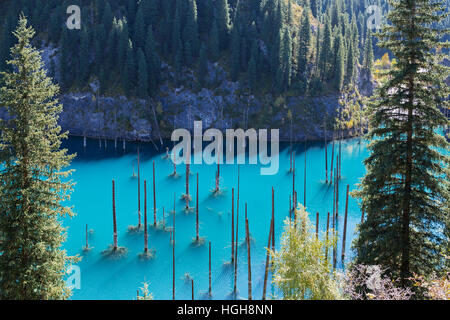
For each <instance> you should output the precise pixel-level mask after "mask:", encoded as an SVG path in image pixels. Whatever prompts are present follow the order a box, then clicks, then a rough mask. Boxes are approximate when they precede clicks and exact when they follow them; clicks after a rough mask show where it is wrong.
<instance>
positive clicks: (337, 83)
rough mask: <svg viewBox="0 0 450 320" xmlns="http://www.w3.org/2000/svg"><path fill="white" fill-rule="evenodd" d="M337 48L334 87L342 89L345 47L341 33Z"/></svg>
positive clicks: (337, 40)
mask: <svg viewBox="0 0 450 320" xmlns="http://www.w3.org/2000/svg"><path fill="white" fill-rule="evenodd" d="M335 41H336V42H337V45H336V46H335V48H336V62H335V65H334V87H335V88H336V90H341V89H342V85H343V83H344V76H345V48H344V41H343V40H342V36H341V35H340V34H339V35H338V36H337V39H336V40H335Z"/></svg>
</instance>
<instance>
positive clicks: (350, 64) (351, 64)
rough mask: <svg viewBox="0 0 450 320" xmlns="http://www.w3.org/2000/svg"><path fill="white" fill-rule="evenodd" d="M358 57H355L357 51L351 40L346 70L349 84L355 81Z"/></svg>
mask: <svg viewBox="0 0 450 320" xmlns="http://www.w3.org/2000/svg"><path fill="white" fill-rule="evenodd" d="M355 60H356V58H355V51H354V49H353V43H352V41H351V40H350V43H349V45H348V50H347V66H346V72H345V77H346V81H345V82H346V83H347V84H352V83H353V79H354V76H355V65H356V61H355Z"/></svg>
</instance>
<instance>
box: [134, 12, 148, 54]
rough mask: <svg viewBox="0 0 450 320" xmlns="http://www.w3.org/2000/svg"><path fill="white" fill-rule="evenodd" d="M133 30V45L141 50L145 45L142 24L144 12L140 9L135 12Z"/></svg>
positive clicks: (143, 23)
mask: <svg viewBox="0 0 450 320" xmlns="http://www.w3.org/2000/svg"><path fill="white" fill-rule="evenodd" d="M133 30H134V36H133V44H134V45H135V47H136V48H143V47H144V45H145V32H146V26H145V22H144V12H143V9H142V7H139V9H138V11H137V14H136V19H135V21H134V28H133Z"/></svg>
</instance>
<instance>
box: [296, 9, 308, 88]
mask: <svg viewBox="0 0 450 320" xmlns="http://www.w3.org/2000/svg"><path fill="white" fill-rule="evenodd" d="M308 11H309V10H308V9H307V8H305V10H303V16H302V23H301V27H300V31H299V37H300V40H299V45H298V60H297V64H298V68H297V73H298V78H299V79H302V80H304V74H305V71H306V66H307V64H308V57H309V47H310V46H311V22H310V19H309V12H308Z"/></svg>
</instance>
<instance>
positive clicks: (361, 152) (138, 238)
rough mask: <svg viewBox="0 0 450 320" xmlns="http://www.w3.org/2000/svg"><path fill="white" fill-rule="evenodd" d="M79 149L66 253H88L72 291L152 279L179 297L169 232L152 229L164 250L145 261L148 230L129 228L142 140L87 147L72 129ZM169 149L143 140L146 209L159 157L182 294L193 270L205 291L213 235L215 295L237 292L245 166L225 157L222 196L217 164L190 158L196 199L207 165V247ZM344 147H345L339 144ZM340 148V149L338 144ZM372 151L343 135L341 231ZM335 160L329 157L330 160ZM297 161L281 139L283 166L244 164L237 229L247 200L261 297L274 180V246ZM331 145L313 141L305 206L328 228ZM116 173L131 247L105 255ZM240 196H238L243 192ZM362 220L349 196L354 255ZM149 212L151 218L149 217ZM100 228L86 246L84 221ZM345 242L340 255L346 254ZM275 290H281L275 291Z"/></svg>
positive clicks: (128, 286) (203, 197) (241, 275)
mask: <svg viewBox="0 0 450 320" xmlns="http://www.w3.org/2000/svg"><path fill="white" fill-rule="evenodd" d="M64 145H65V147H68V148H69V151H70V152H71V153H74V152H76V153H77V157H76V158H75V159H74V160H73V162H72V165H71V168H72V169H75V172H74V174H73V176H72V178H73V180H74V182H76V186H75V190H74V192H73V194H72V198H71V201H70V203H71V205H73V206H74V212H76V216H75V217H73V218H66V219H65V220H64V223H65V225H66V226H67V227H68V228H69V229H68V238H67V242H66V243H65V244H64V247H65V248H66V249H67V252H68V254H70V255H76V254H79V255H80V256H81V257H82V261H81V262H79V263H78V264H77V265H78V266H79V267H80V271H81V288H80V289H75V290H73V296H72V299H135V298H136V290H137V289H138V288H140V287H142V283H143V282H144V281H145V282H148V283H149V288H150V291H151V292H152V294H153V296H154V298H155V299H172V245H171V243H170V237H171V236H170V233H169V232H164V231H161V230H156V229H154V228H152V227H150V228H149V247H150V248H152V249H154V250H155V251H156V255H155V257H154V258H153V259H151V260H141V259H140V258H139V256H138V255H139V254H140V253H141V252H142V251H143V246H144V235H143V233H139V234H130V233H128V232H127V229H128V226H130V225H136V224H137V222H138V201H137V179H136V178H133V177H132V175H133V167H134V171H135V173H136V174H137V144H131V143H127V145H126V151H125V152H124V151H123V149H122V143H121V142H120V143H118V147H117V149H115V148H114V142H113V141H108V143H107V147H106V148H105V143H104V141H103V142H102V147H101V148H99V141H98V140H89V139H88V141H87V147H86V148H83V141H82V139H81V138H76V137H71V138H70V139H69V140H68V141H66V142H65V143H64ZM294 148H295V150H296V181H295V184H296V190H297V192H298V202H300V203H303V198H304V197H303V195H304V191H303V184H304V156H305V152H304V150H305V146H304V144H303V143H299V144H296V145H294ZM162 149H164V150H161V149H160V151H156V149H155V148H154V146H153V145H152V144H141V145H140V155H141V156H140V172H141V211H142V216H143V212H144V195H143V192H144V186H143V185H144V180H147V195H148V219H149V224H151V223H152V222H153V189H152V179H153V177H152V162H153V161H155V164H156V203H157V208H158V220H162V212H163V207H164V208H165V212H166V224H167V226H171V225H172V219H173V217H172V215H169V214H168V212H169V211H172V210H173V200H174V193H175V194H176V247H175V248H176V250H175V256H176V257H175V261H176V299H191V283H190V281H186V280H185V278H186V277H185V275H186V274H189V275H190V276H191V277H192V278H193V279H194V282H195V298H196V299H205V298H206V297H207V295H206V292H207V291H208V245H207V243H208V241H211V245H212V257H213V259H212V298H213V299H229V298H231V293H232V291H233V283H234V282H233V279H234V276H233V269H232V268H231V267H228V266H226V264H225V263H226V262H228V261H229V260H230V256H231V247H230V244H231V188H235V193H236V192H237V191H236V188H237V165H222V166H221V170H220V172H221V187H222V188H224V193H223V194H221V195H219V196H217V197H214V196H212V195H211V192H210V190H211V189H213V188H214V183H215V172H216V169H217V166H215V165H205V164H203V165H191V172H192V173H193V174H192V175H191V178H190V194H191V195H192V197H193V200H194V201H193V202H192V203H191V205H192V206H195V188H196V183H195V174H196V173H197V172H198V173H199V186H200V187H199V189H200V192H199V216H200V235H201V236H202V237H205V239H206V243H205V245H203V246H200V247H195V246H192V239H193V238H194V237H195V220H196V219H195V212H193V213H190V214H186V213H185V212H184V210H183V207H184V202H182V201H181V200H180V197H181V195H182V194H183V193H184V192H185V166H184V165H180V166H178V167H177V172H178V173H179V174H180V176H179V177H178V178H177V179H176V178H173V177H171V176H170V174H171V173H172V172H173V165H172V162H171V161H170V160H167V159H163V156H164V154H165V147H164V148H162ZM336 149H337V148H336ZM335 156H336V153H335ZM367 156H368V151H367V149H366V144H365V142H364V141H360V140H359V139H351V140H346V141H343V142H342V180H341V181H340V185H339V233H340V234H342V229H343V219H344V211H345V192H346V186H347V184H349V185H350V191H352V190H354V189H355V188H356V186H355V184H356V183H358V182H359V179H360V178H361V177H362V176H363V175H364V172H365V168H364V165H363V163H362V161H363V160H364V159H365V158H366V157H367ZM330 159H331V144H329V145H328V161H330ZM328 167H330V163H329V162H328ZM288 170H289V146H288V144H286V145H282V146H281V148H280V169H279V172H278V174H277V175H274V176H262V175H260V166H259V165H241V166H240V203H239V215H240V217H239V238H240V241H242V240H243V239H244V230H245V228H244V227H245V225H244V219H243V216H244V205H245V203H247V206H248V219H249V225H250V233H251V235H252V238H254V242H253V243H252V246H251V262H252V281H253V298H254V299H260V298H261V295H262V288H263V278H264V264H265V247H266V246H267V238H268V232H269V225H270V216H271V188H272V186H273V187H274V188H275V232H276V247H278V245H279V242H280V241H279V238H280V236H281V233H282V230H283V220H284V219H286V217H288V216H289V195H290V194H291V193H292V174H290V173H288ZM324 171H325V153H324V145H323V142H322V143H308V145H307V176H306V178H307V191H306V196H307V197H306V198H307V199H306V201H307V210H308V212H310V219H311V220H312V222H313V223H315V219H316V212H319V214H320V230H321V232H324V231H325V228H326V219H327V217H326V216H327V212H330V213H332V211H333V207H332V205H333V203H332V200H333V186H332V185H331V184H328V185H327V184H325V172H324ZM112 179H114V180H115V181H116V207H117V224H118V234H119V236H118V242H119V246H125V247H127V248H128V253H127V255H126V256H124V257H122V258H120V259H115V260H114V259H109V258H105V257H103V255H102V253H101V252H102V251H103V250H105V249H106V248H107V247H108V246H109V245H110V244H111V243H112V241H113V225H112V200H111V199H112V196H111V181H112ZM235 201H236V199H235ZM360 220H361V212H360V211H359V208H358V205H357V202H356V201H355V200H354V199H352V198H350V201H349V209H348V230H347V241H346V252H347V255H346V261H349V260H350V259H351V240H352V238H353V237H354V232H355V228H356V227H357V224H358V223H359V222H360ZM142 221H143V217H142ZM86 224H88V228H89V229H90V230H92V234H90V235H89V245H90V246H92V247H93V249H92V250H91V251H89V252H88V253H83V251H82V247H83V246H84V244H85V227H86ZM340 247H341V243H340V242H339V248H338V255H337V256H338V263H339V265H340V264H341V261H340V252H341V251H340V250H341V249H340ZM238 252H239V255H238V262H239V263H238V291H239V298H243V299H246V298H247V268H248V266H247V251H246V247H245V246H240V247H239V251H238ZM268 292H269V294H270V293H274V292H273V289H272V288H270V289H269V290H268Z"/></svg>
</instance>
